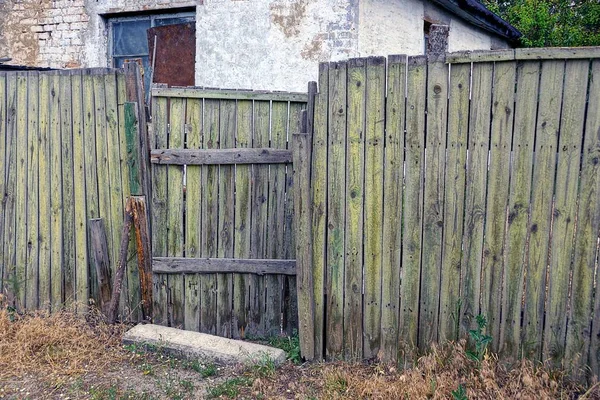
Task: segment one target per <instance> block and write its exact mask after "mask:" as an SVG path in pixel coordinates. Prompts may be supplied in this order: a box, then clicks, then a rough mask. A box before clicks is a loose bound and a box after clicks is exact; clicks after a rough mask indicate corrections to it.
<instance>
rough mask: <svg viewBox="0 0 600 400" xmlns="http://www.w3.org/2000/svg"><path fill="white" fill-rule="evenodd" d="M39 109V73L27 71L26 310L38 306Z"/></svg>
mask: <svg viewBox="0 0 600 400" xmlns="http://www.w3.org/2000/svg"><path fill="white" fill-rule="evenodd" d="M38 110H39V73H38V72H36V71H31V72H28V73H27V133H28V134H27V206H26V208H27V247H26V249H27V272H26V274H25V275H26V276H27V285H26V288H27V293H26V295H25V300H26V303H25V307H26V308H28V309H37V308H38V285H39V274H38V272H39V271H38V266H39V264H38V263H39V253H38V251H39V247H38V245H39V242H38V237H39V232H38V225H39V221H38V208H39V207H38V189H39V188H38V181H39V176H38V168H39V167H38V143H39V127H38V124H39V122H38V112H39V111H38ZM0 162H1V161H0ZM0 273H1V272H0ZM0 287H1V286H0Z"/></svg>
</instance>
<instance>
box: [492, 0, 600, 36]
mask: <svg viewBox="0 0 600 400" xmlns="http://www.w3.org/2000/svg"><path fill="white" fill-rule="evenodd" d="M481 2H482V3H483V4H484V5H485V6H486V7H488V8H489V9H490V10H492V11H493V12H495V13H496V14H498V15H499V16H500V17H502V18H504V19H505V20H506V21H508V22H509V23H511V24H512V25H513V26H514V27H515V28H517V29H518V30H519V31H521V33H522V34H523V37H522V38H521V45H523V46H524V47H557V46H565V47H578V46H598V45H600V1H598V0H569V1H567V0H481Z"/></svg>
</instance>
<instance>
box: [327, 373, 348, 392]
mask: <svg viewBox="0 0 600 400" xmlns="http://www.w3.org/2000/svg"><path fill="white" fill-rule="evenodd" d="M325 389H326V390H327V391H328V392H335V393H338V394H343V393H345V392H346V390H348V380H347V379H346V377H344V376H342V375H341V374H339V373H334V374H331V375H329V376H327V377H326V378H325Z"/></svg>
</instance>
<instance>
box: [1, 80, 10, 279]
mask: <svg viewBox="0 0 600 400" xmlns="http://www.w3.org/2000/svg"><path fill="white" fill-rule="evenodd" d="M0 100H1V102H0V194H1V195H2V196H4V193H6V180H5V177H6V174H5V167H6V160H7V156H8V154H9V153H8V150H7V147H6V122H7V119H8V118H7V114H6V113H7V107H6V103H7V101H6V75H5V74H0ZM1 204H2V206H1V207H2V215H0V290H4V284H5V273H8V268H7V266H6V262H5V258H4V220H5V217H6V203H5V202H4V201H3V202H2V203H1Z"/></svg>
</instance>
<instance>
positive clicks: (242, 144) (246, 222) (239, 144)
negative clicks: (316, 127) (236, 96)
mask: <svg viewBox="0 0 600 400" xmlns="http://www.w3.org/2000/svg"><path fill="white" fill-rule="evenodd" d="M188 101H190V100H188ZM235 146H236V148H246V147H249V146H252V102H251V101H238V104H237V118H236V138H235ZM189 168H190V167H188V169H189ZM251 169H252V166H250V165H238V166H236V167H235V218H234V221H235V227H234V246H233V249H234V253H233V256H234V257H235V258H247V257H249V256H250V234H251V227H252V220H251V207H252V206H251V204H252V202H251V200H252V199H251V193H252V187H251V185H252V181H251V179H250V173H251ZM233 279H234V280H233V295H234V297H233V321H232V323H233V327H232V335H233V337H234V338H237V339H239V338H244V337H245V335H246V329H247V327H248V321H247V316H248V311H249V308H250V304H249V301H248V300H249V299H248V293H247V291H248V290H247V288H248V286H249V283H250V282H249V280H250V279H251V277H250V275H248V274H243V275H242V274H235V275H234V277H233Z"/></svg>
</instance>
